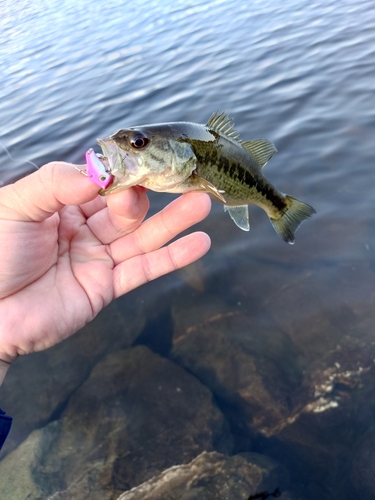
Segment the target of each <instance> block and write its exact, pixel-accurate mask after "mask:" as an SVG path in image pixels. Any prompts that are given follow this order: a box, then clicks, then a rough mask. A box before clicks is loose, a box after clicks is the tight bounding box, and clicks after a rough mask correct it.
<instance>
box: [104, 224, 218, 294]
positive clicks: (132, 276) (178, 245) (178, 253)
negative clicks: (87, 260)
mask: <svg viewBox="0 0 375 500" xmlns="http://www.w3.org/2000/svg"><path fill="white" fill-rule="evenodd" d="M210 246H211V240H210V238H209V236H208V235H207V234H206V233H201V232H196V233H193V234H189V235H188V236H184V237H183V238H180V239H178V240H177V241H174V242H173V243H171V244H170V245H168V246H166V247H163V248H159V249H158V250H154V251H153V252H149V253H146V254H142V255H137V256H135V257H132V258H131V259H128V260H126V261H124V262H120V263H119V264H118V265H117V266H116V267H115V268H114V269H113V286H114V297H115V298H117V297H120V295H123V294H124V293H127V292H130V290H133V289H134V288H137V287H139V286H141V285H143V284H144V283H147V282H148V281H152V280H154V279H156V278H159V277H160V276H163V275H164V274H168V273H171V272H172V271H176V269H180V268H181V267H184V266H187V265H188V264H191V263H193V262H195V261H196V260H198V259H200V258H201V257H203V255H205V254H206V253H207V252H208V250H209V249H210Z"/></svg>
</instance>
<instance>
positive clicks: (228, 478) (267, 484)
mask: <svg viewBox="0 0 375 500" xmlns="http://www.w3.org/2000/svg"><path fill="white" fill-rule="evenodd" d="M287 482H288V480H287V479H286V478H285V475H284V471H283V470H282V468H281V467H280V466H279V465H278V464H277V463H276V462H274V461H273V460H271V459H269V458H267V457H264V456H262V455H257V454H256V453H249V454H243V455H242V456H241V455H235V456H232V457H228V456H224V455H221V454H220V453H215V452H212V453H207V452H203V453H202V454H200V455H199V456H198V457H196V458H195V459H194V460H192V461H191V462H190V463H188V464H184V465H176V466H174V467H171V468H169V469H167V470H165V471H163V472H162V473H161V474H159V475H157V476H155V477H153V478H152V479H150V480H149V481H147V482H145V483H143V484H141V485H140V486H137V487H136V488H133V489H132V490H130V491H127V492H126V493H123V494H122V495H121V496H120V497H119V498H118V500H165V499H168V498H170V499H176V500H177V499H178V500H223V499H225V500H238V499H240V498H244V499H247V498H249V497H250V496H252V495H257V494H258V495H259V494H260V493H265V495H264V498H265V497H266V492H269V493H270V494H271V493H273V492H277V491H279V492H280V494H281V491H280V489H283V488H284V487H285V485H286V484H287ZM278 496H279V495H278ZM258 498H259V497H258ZM284 498H287V497H284ZM289 498H290V497H289Z"/></svg>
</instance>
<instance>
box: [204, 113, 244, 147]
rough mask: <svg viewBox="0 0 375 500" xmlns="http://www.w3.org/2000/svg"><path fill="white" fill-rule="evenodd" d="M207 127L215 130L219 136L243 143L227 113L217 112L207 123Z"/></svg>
mask: <svg viewBox="0 0 375 500" xmlns="http://www.w3.org/2000/svg"><path fill="white" fill-rule="evenodd" d="M207 127H209V128H211V129H212V130H215V132H218V133H219V134H222V135H225V136H226V137H228V138H229V139H232V141H237V142H241V140H240V134H239V133H238V132H237V130H235V128H234V122H233V121H232V119H231V118H229V115H227V113H220V111H216V113H214V114H213V115H212V116H211V118H210V119H209V120H208V122H207Z"/></svg>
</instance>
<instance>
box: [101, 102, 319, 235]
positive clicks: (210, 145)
mask: <svg viewBox="0 0 375 500" xmlns="http://www.w3.org/2000/svg"><path fill="white" fill-rule="evenodd" d="M97 142H98V144H99V146H100V147H101V148H102V151H103V156H102V160H103V161H104V160H106V161H107V162H108V168H107V172H109V173H110V174H111V176H112V182H111V184H110V185H109V186H108V187H106V188H105V189H101V191H100V192H99V193H100V194H102V195H107V194H110V193H114V192H116V191H119V190H122V189H127V188H129V187H131V186H135V185H139V186H143V187H145V188H147V189H150V190H152V191H156V192H166V193H185V192H188V191H204V192H207V193H209V194H210V196H211V197H212V198H213V199H214V200H216V201H218V202H220V203H222V204H223V205H224V210H225V211H227V212H228V213H229V215H230V217H231V218H232V220H233V221H234V223H235V224H236V225H237V226H238V227H239V228H240V229H242V230H244V231H249V229H250V223H249V211H248V205H249V204H252V205H257V206H259V207H261V208H262V209H263V210H264V211H265V212H266V213H267V215H268V217H269V219H270V222H271V224H272V226H273V227H274V229H275V231H276V233H277V234H278V235H279V236H280V237H281V238H282V239H283V240H284V241H286V242H287V243H290V244H293V243H294V240H295V232H296V230H297V228H298V227H299V226H300V224H301V223H302V222H303V221H304V220H305V219H307V218H309V217H311V216H312V215H313V214H315V213H316V212H315V210H314V208H313V207H311V206H310V205H308V204H306V203H304V202H302V201H299V200H297V199H296V198H293V197H292V196H289V195H287V194H283V193H281V192H280V191H278V190H277V189H276V188H275V187H274V186H273V185H272V184H271V183H270V182H269V181H268V180H267V178H266V177H265V176H264V175H263V170H262V169H263V168H264V167H265V165H266V164H267V163H268V161H269V160H270V159H271V158H272V157H273V156H274V154H275V153H276V152H277V149H276V147H275V146H274V144H273V143H272V142H271V141H269V140H267V139H254V140H251V141H244V142H243V141H242V140H241V139H240V135H239V133H238V132H237V130H236V129H235V128H234V122H233V120H232V119H231V118H230V117H229V115H228V114H227V113H225V112H220V111H217V112H216V113H214V114H213V115H212V116H211V117H210V119H209V120H208V122H207V124H205V125H203V124H197V123H190V122H171V123H160V124H153V125H141V126H136V127H130V128H125V129H120V130H118V131H117V132H116V133H114V134H113V135H111V136H109V137H106V138H103V139H97Z"/></svg>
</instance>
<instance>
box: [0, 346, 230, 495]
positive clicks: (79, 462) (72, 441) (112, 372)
mask: <svg viewBox="0 0 375 500" xmlns="http://www.w3.org/2000/svg"><path fill="white" fill-rule="evenodd" d="M29 439H32V441H33V446H32V450H31V451H30V442H29V441H28V440H27V441H25V443H23V444H22V445H20V447H19V448H18V449H17V450H15V452H13V453H11V454H10V455H9V456H8V457H6V458H5V459H4V460H3V461H2V462H1V463H0V498H3V492H5V491H11V486H10V485H9V479H8V471H9V470H10V469H11V468H12V467H13V470H17V462H16V459H17V457H19V456H22V453H23V452H22V450H23V449H24V448H25V449H29V459H28V464H23V465H22V467H21V468H20V469H19V476H20V477H19V479H18V482H19V488H20V489H22V482H23V479H24V478H25V481H26V482H27V485H30V478H32V481H33V485H32V488H31V490H30V491H32V490H35V491H36V492H38V493H35V495H34V496H20V497H19V500H23V499H25V500H26V498H27V500H39V497H38V494H42V495H44V496H42V498H43V499H46V498H48V496H51V497H52V496H53V498H54V500H70V499H71V500H73V499H74V500H86V499H87V500H96V499H98V500H99V499H100V500H112V499H114V498H116V496H118V495H119V494H120V493H121V492H123V491H126V490H128V489H130V488H132V487H134V486H136V485H138V484H140V483H142V482H144V481H147V480H148V479H150V478H151V477H153V476H154V475H156V474H158V473H160V472H161V471H162V470H164V469H166V468H167V467H170V466H172V465H175V464H183V463H187V462H189V461H191V460H192V459H193V458H194V457H196V456H197V455H198V454H199V453H201V452H202V451H205V450H208V451H213V450H218V451H221V452H225V453H228V452H230V451H231V449H232V439H231V436H230V433H229V429H228V426H227V424H226V422H225V419H224V417H223V415H222V414H221V412H220V411H219V410H218V409H217V408H216V406H215V404H214V403H213V399H212V395H211V393H210V391H209V390H208V389H207V388H206V387H204V386H203V385H202V384H201V383H200V382H199V381H198V380H196V379H195V378H194V377H193V376H192V375H190V374H188V373H187V372H186V371H185V370H184V369H182V368H181V367H179V366H178V365H176V364H175V363H173V362H172V361H169V360H166V359H164V358H162V357H160V356H158V355H156V354H154V353H152V352H151V351H150V350H149V349H148V348H146V347H143V346H138V347H135V348H131V349H125V350H122V351H119V352H117V353H113V354H110V355H108V356H107V357H106V358H105V359H103V360H102V361H101V362H99V363H98V364H97V365H96V366H95V368H94V369H93V370H92V373H91V375H90V377H89V379H88V380H87V381H86V382H85V383H84V384H83V385H82V386H81V387H80V388H79V390H77V392H76V393H75V394H74V395H73V396H72V397H71V398H70V400H69V403H68V405H67V407H66V409H65V410H64V412H63V413H62V416H61V419H60V420H58V421H56V422H52V423H51V424H49V425H48V426H46V427H45V428H43V429H41V430H40V431H37V433H36V434H34V435H32V436H30V438H29ZM27 447H28V448H27ZM25 465H27V467H26V466H25ZM25 469H26V470H25ZM24 490H27V488H26V487H25V488H24ZM4 498H7V497H5V496H4ZM17 500H18V499H17Z"/></svg>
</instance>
